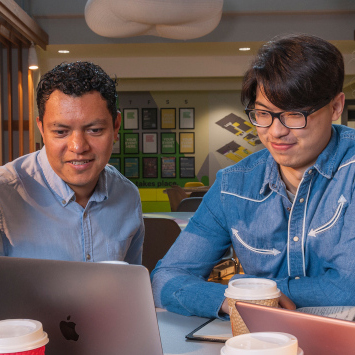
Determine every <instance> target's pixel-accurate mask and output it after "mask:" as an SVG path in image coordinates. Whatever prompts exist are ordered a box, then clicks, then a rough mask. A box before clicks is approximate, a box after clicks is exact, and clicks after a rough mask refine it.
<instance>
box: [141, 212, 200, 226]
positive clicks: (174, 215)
mask: <svg viewBox="0 0 355 355" xmlns="http://www.w3.org/2000/svg"><path fill="white" fill-rule="evenodd" d="M193 215H194V212H150V213H143V217H144V218H168V219H173V220H174V221H175V222H176V223H177V224H178V225H179V227H180V228H181V230H183V229H184V228H185V227H186V226H187V223H189V219H190V218H191V217H192V216H193Z"/></svg>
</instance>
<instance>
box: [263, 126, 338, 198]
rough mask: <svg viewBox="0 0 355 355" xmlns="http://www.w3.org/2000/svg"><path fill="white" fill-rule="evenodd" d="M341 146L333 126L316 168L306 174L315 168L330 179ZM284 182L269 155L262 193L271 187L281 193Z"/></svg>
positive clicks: (315, 165)
mask: <svg viewBox="0 0 355 355" xmlns="http://www.w3.org/2000/svg"><path fill="white" fill-rule="evenodd" d="M338 146H339V137H338V134H337V133H336V131H335V129H334V127H333V126H332V134H331V138H330V141H329V143H328V144H327V146H326V147H325V148H324V150H323V151H322V152H321V154H319V156H318V158H317V161H316V163H315V164H314V166H312V167H309V168H308V169H307V170H306V171H305V173H304V174H306V173H308V171H309V170H310V169H313V168H315V169H316V170H317V171H318V172H319V173H320V174H322V175H323V176H324V177H326V178H327V179H330V178H331V177H332V176H333V174H334V172H335V170H336V168H337V167H336V156H337V151H338ZM281 186H284V182H283V181H282V179H281V176H280V173H279V167H278V164H277V163H276V161H275V160H274V158H273V157H272V155H271V154H270V153H269V157H268V158H267V163H266V169H265V177H264V180H263V183H262V186H261V189H260V193H261V194H264V193H268V190H269V187H270V189H272V190H274V191H280V188H281Z"/></svg>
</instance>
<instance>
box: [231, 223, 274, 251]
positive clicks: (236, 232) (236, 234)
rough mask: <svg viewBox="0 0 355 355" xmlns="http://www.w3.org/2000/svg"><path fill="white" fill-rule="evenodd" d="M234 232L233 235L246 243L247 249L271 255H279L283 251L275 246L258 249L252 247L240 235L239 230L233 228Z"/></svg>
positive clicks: (243, 243)
mask: <svg viewBox="0 0 355 355" xmlns="http://www.w3.org/2000/svg"><path fill="white" fill-rule="evenodd" d="M232 233H233V235H234V236H235V237H236V238H237V239H238V240H239V242H240V243H241V244H242V245H244V246H245V247H246V248H247V249H249V250H251V251H253V252H255V253H259V254H270V255H277V254H280V253H281V252H280V251H279V250H277V249H275V248H273V249H257V248H253V247H251V246H250V245H249V244H247V243H245V242H244V240H243V239H242V238H241V237H240V236H239V234H238V231H237V230H236V229H234V228H232Z"/></svg>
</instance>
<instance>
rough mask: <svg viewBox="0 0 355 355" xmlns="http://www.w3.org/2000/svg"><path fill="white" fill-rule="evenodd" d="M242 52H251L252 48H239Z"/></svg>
mask: <svg viewBox="0 0 355 355" xmlns="http://www.w3.org/2000/svg"><path fill="white" fill-rule="evenodd" d="M239 50H240V51H244V52H246V51H250V48H249V47H242V48H239Z"/></svg>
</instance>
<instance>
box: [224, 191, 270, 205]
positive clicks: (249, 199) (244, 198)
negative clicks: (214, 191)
mask: <svg viewBox="0 0 355 355" xmlns="http://www.w3.org/2000/svg"><path fill="white" fill-rule="evenodd" d="M272 193H273V191H271V192H270V193H269V194H268V195H267V196H266V197H265V198H264V199H262V200H254V199H252V198H247V197H244V196H240V195H237V194H233V193H231V192H226V191H221V194H226V195H232V196H236V197H239V198H241V199H243V200H248V201H253V202H264V201H265V200H266V199H268V198H269V197H270V196H271V195H272Z"/></svg>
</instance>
